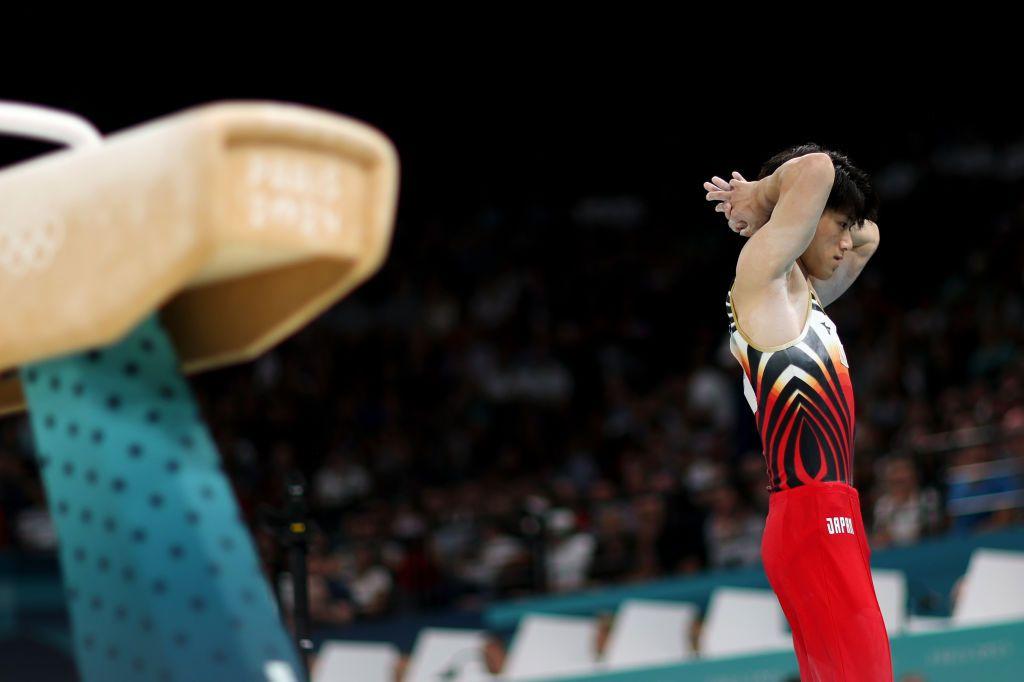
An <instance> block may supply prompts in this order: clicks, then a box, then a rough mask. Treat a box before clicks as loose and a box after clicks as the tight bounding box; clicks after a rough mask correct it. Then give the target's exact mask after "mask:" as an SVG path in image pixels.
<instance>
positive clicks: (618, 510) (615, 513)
mask: <svg viewBox="0 0 1024 682" xmlns="http://www.w3.org/2000/svg"><path fill="white" fill-rule="evenodd" d="M594 531H595V536H596V539H597V547H596V550H595V552H594V562H593V563H592V564H591V566H590V578H591V579H592V580H593V581H595V582H598V583H601V582H611V581H615V580H618V579H621V578H623V577H625V576H626V575H628V574H629V573H630V572H631V571H632V569H633V566H634V563H635V561H636V535H635V534H634V533H632V532H631V531H630V529H629V528H628V527H627V525H626V519H625V518H624V510H623V507H622V506H620V505H618V504H606V505H605V506H603V507H600V508H599V509H598V510H597V511H596V522H595V528H594Z"/></svg>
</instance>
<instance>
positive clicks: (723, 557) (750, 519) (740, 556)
mask: <svg viewBox="0 0 1024 682" xmlns="http://www.w3.org/2000/svg"><path fill="white" fill-rule="evenodd" d="M704 533H705V538H706V539H707V545H708V554H709V560H710V562H711V566H712V567H713V568H728V567H733V566H747V565H750V564H753V563H756V562H757V561H758V560H759V559H760V557H761V536H762V534H763V533H764V519H763V518H762V517H761V516H760V515H758V514H755V513H753V512H752V511H751V510H750V509H749V508H748V507H747V506H746V505H745V504H742V503H741V501H740V499H739V495H738V494H737V493H736V489H735V488H734V487H733V486H731V485H727V484H719V485H717V486H715V488H714V489H713V490H712V496H711V514H710V515H709V516H708V518H707V520H706V521H705V526H704Z"/></svg>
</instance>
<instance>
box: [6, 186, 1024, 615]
mask: <svg viewBox="0 0 1024 682" xmlns="http://www.w3.org/2000/svg"><path fill="white" fill-rule="evenodd" d="M912 196H913V195H911V197H912ZM883 200H884V198H883ZM908 200H909V199H908ZM655 208H657V207H655ZM655 208H651V209H650V210H646V209H643V204H642V202H640V203H637V201H633V202H632V203H631V201H629V200H621V201H617V202H615V201H609V202H604V203H602V201H598V200H595V201H586V202H580V203H578V204H575V205H573V206H569V207H558V206H549V205H546V204H544V203H543V202H534V203H532V204H529V205H527V207H526V208H518V209H515V210H513V209H501V208H488V209H485V210H481V211H479V212H477V213H474V214H472V215H468V216H463V217H462V218H460V219H459V220H458V221H455V222H457V224H454V225H453V224H448V223H445V222H442V221H440V220H435V219H424V220H422V221H420V222H417V223H415V224H408V225H403V224H399V226H398V228H397V230H396V239H397V241H396V244H395V246H394V252H393V254H392V255H391V257H390V259H389V262H388V265H387V266H386V267H385V269H384V270H383V271H382V272H381V273H380V275H379V276H378V277H376V278H375V279H374V280H372V281H371V282H370V283H369V284H367V285H365V286H364V287H363V288H362V289H361V290H359V291H358V292H357V293H356V294H355V295H353V296H352V297H351V298H350V299H348V300H346V301H344V302H342V303H341V304H339V305H337V306H335V307H334V308H332V309H331V310H330V311H329V312H328V313H327V314H325V315H324V316H323V317H322V318H321V319H319V320H318V321H317V322H316V323H315V324H313V325H312V326H310V327H309V328H308V329H306V330H304V331H302V332H301V333H299V334H298V335H296V336H295V337H293V338H291V339H289V340H288V341H287V342H286V343H284V344H282V345H281V346H279V347H278V348H276V349H274V350H273V351H272V352H270V353H267V354H266V355H265V356H263V357H261V358H260V359H259V360H257V361H256V362H254V363H251V364H247V365H244V366H238V367H232V368H226V369H221V370H217V371H213V372H210V373H207V374H204V375H201V376H198V377H195V378H194V379H193V380H192V385H193V386H194V389H195V392H196V396H197V399H198V400H199V402H200V405H201V407H202V410H203V414H204V416H205V418H206V420H207V423H208V424H209V426H210V428H211V431H212V433H213V436H214V438H215V439H216V441H217V443H218V445H219V447H220V451H221V454H222V456H223V458H224V463H225V467H226V470H227V472H228V473H229V475H230V478H231V480H232V482H233V484H234V487H235V490H236V493H237V496H238V499H239V501H240V503H241V505H242V507H243V509H244V511H245V513H246V516H247V518H248V520H249V521H250V524H251V527H252V529H253V533H254V537H255V538H256V541H257V546H258V548H259V551H260V552H261V554H262V556H263V558H264V560H265V562H266V566H267V570H268V575H270V576H271V577H272V579H273V583H274V584H275V585H276V586H278V587H279V588H280V589H281V592H282V595H283V597H284V598H285V599H286V600H287V598H288V593H289V592H290V586H289V582H288V579H287V576H286V575H285V574H286V573H287V569H288V566H287V556H286V547H285V544H284V543H283V541H282V538H281V534H280V532H279V531H278V530H276V529H275V527H274V526H273V525H272V524H270V523H269V522H268V521H267V519H268V518H270V517H271V516H272V514H273V511H274V510H275V509H276V510H280V509H283V508H284V507H285V505H286V503H287V499H286V494H285V486H284V481H286V480H288V479H289V477H290V476H292V475H293V474H294V473H295V472H300V473H301V474H302V476H303V477H304V479H305V481H306V484H307V502H308V505H309V510H310V518H311V524H310V529H311V530H310V534H309V540H310V544H309V572H310V584H309V586H310V594H311V596H312V598H311V607H312V609H313V614H312V615H313V618H314V620H315V621H316V622H317V623H321V624H343V623H348V622H350V621H352V620H353V619H359V618H379V617H383V616H387V615H391V614H395V613H400V612H406V611H409V610H420V609H427V608H435V607H447V606H460V607H468V608H472V607H474V606H475V605H478V604H480V603H482V602H484V601H486V600H489V599H493V598H498V597H506V596H513V595H522V594H531V593H539V592H560V591H566V590H574V589H578V588H581V587H585V586H592V585H600V584H608V583H623V582H632V581H644V580H650V579H652V578H656V577H659V576H665V575H670V574H685V573H695V572H699V571H704V570H708V569H717V568H729V567H737V566H747V565H751V564H754V563H756V562H758V561H759V560H760V542H761V533H762V530H763V527H764V521H765V515H766V513H767V501H768V491H767V489H766V484H767V477H766V472H765V464H764V461H763V458H762V455H761V451H760V444H759V442H758V440H757V434H756V431H755V429H754V422H753V416H752V415H751V414H750V410H749V407H748V406H747V403H746V401H745V399H744V398H743V395H742V389H741V374H740V369H739V366H738V365H737V363H736V362H735V360H734V359H733V358H732V356H731V354H730V353H729V350H728V338H727V325H728V320H727V318H726V314H725V310H724V306H723V305H722V303H723V301H724V299H725V293H726V291H727V290H728V287H729V285H730V283H731V272H732V264H733V263H734V262H735V251H736V250H738V246H739V243H738V241H737V240H738V239H740V238H739V237H737V236H736V235H734V234H732V233H731V232H729V230H728V229H727V228H726V227H725V225H724V223H720V216H719V214H713V213H712V212H711V211H710V208H709V209H708V215H707V217H706V218H705V219H704V220H703V222H701V223H700V224H699V225H698V226H697V227H688V228H686V229H687V234H686V238H685V240H683V239H680V237H679V231H680V229H682V228H681V227H680V226H679V224H678V220H676V219H674V218H673V217H672V214H671V211H667V210H655ZM634 222H635V223H636V224H634ZM879 227H880V231H881V234H882V242H883V243H882V245H881V247H880V249H879V252H878V254H879V255H877V256H876V258H875V260H873V261H872V263H870V264H869V266H868V269H867V270H866V271H865V273H864V274H863V275H862V276H861V278H860V279H859V280H858V281H857V282H856V283H855V284H854V286H853V287H852V289H851V290H850V291H849V292H848V293H847V294H846V295H845V296H843V297H842V298H841V299H839V300H838V301H836V302H835V303H833V304H832V305H830V306H829V308H828V312H829V315H830V316H831V317H832V318H833V319H834V320H835V321H836V323H837V325H838V327H839V329H840V333H841V334H842V337H843V340H844V345H845V347H846V350H847V353H848V354H849V356H850V363H851V372H852V377H853V382H854V388H855V391H856V395H857V428H856V434H855V436H856V439H855V440H856V442H855V453H856V454H855V473H854V483H855V485H856V486H857V488H858V489H859V490H860V492H861V499H862V501H863V504H864V505H865V506H864V509H863V513H864V518H865V524H866V526H867V527H868V528H869V529H870V531H871V538H870V541H871V544H872V547H874V548H880V547H885V546H888V545H906V544H911V543H914V542H917V541H919V540H921V539H922V538H926V537H929V536H933V535H936V534H943V533H949V532H962V533H977V532H985V531H987V530H991V529H996V528H1000V527H1005V526H1007V525H1011V524H1015V523H1021V522H1022V521H1024V514H1022V511H1021V510H1022V507H1024V501H1022V499H1021V492H1020V491H1021V470H1020V465H1021V460H1022V458H1024V399H1022V398H1024V358H1022V357H1021V354H1020V352H1019V351H1020V349H1021V347H1022V343H1024V295H1022V291H1024V287H1022V286H1021V285H1022V281H1021V279H1022V274H1021V273H1022V272H1024V239H1022V237H1021V232H1022V229H1024V204H1015V205H1010V206H1007V207H1002V208H1000V209H999V210H995V209H991V210H990V213H989V214H985V215H984V220H983V221H982V226H981V227H979V228H978V232H977V235H978V241H977V243H972V244H966V245H958V247H957V248H958V249H959V251H958V252H957V253H953V254H947V258H951V259H955V258H961V259H962V260H960V261H956V260H953V261H952V263H953V266H952V267H950V271H949V272H948V274H946V275H945V276H943V277H942V278H941V280H929V282H928V283H927V286H913V283H914V280H915V279H919V278H921V277H922V276H923V275H921V274H920V271H919V270H916V269H914V270H906V269H903V268H902V266H901V265H900V264H899V263H888V264H887V265H881V264H876V261H882V260H884V258H885V255H884V254H886V252H887V249H890V248H893V247H890V246H889V242H890V240H889V237H888V234H887V229H891V230H905V229H909V228H907V226H905V225H900V224H898V223H896V222H894V223H893V224H891V225H890V224H888V223H886V218H885V215H884V214H883V216H882V217H881V219H880V220H879ZM892 243H894V244H898V243H899V241H898V238H896V239H893V240H892ZM903 277H905V278H906V282H907V286H906V287H903V285H902V283H903V282H904V281H905V280H904V279H901V278H903ZM55 543H56V538H55V534H54V531H53V527H52V525H51V524H50V522H49V516H48V513H47V509H46V501H45V496H44V491H43V489H42V486H41V485H40V480H39V476H38V472H37V469H36V466H35V464H34V461H33V458H32V444H31V434H30V433H29V431H28V427H27V421H26V420H25V419H24V418H23V417H22V418H8V419H5V420H3V421H2V422H0V549H18V550H24V551H41V552H45V551H52V550H53V548H54V547H55Z"/></svg>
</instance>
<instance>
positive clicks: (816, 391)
mask: <svg viewBox="0 0 1024 682" xmlns="http://www.w3.org/2000/svg"><path fill="white" fill-rule="evenodd" d="M810 291H811V294H810V300H809V301H808V311H807V322H806V323H805V325H804V329H803V331H802V332H801V334H800V336H798V337H797V338H795V339H793V340H792V341H791V342H789V343H788V344H783V345H781V346H773V347H770V348H760V347H758V346H757V345H755V344H754V343H752V342H751V341H750V339H749V337H747V335H746V334H745V333H744V332H743V331H742V329H741V328H740V326H739V322H738V320H737V318H736V315H735V311H734V310H733V307H732V290H731V289H730V290H729V295H728V297H727V298H726V302H725V307H726V312H727V314H728V316H729V348H730V350H731V351H732V354H733V356H734V357H735V358H736V360H737V361H738V362H739V364H740V367H741V368H742V369H743V382H744V389H743V390H744V395H745V396H746V398H747V402H748V404H749V405H750V409H751V410H752V411H753V412H754V420H755V422H756V424H757V430H758V433H759V434H760V436H761V444H762V446H763V448H764V457H765V465H766V468H767V474H768V481H769V485H768V489H769V490H771V491H778V490H787V489H789V488H795V487H797V486H801V485H807V484H809V483H819V482H824V481H842V482H844V483H847V484H849V485H851V486H852V485H853V442H854V433H855V428H856V418H855V414H856V405H855V402H854V396H853V382H852V381H851V380H850V365H849V361H848V360H847V357H846V351H845V349H844V348H843V344H842V342H841V341H840V340H839V333H838V330H837V328H836V325H835V322H833V321H832V319H831V318H830V317H829V316H828V315H826V314H825V309H824V307H823V306H822V305H821V301H820V300H818V297H817V294H816V293H815V292H814V289H813V288H811V290H810Z"/></svg>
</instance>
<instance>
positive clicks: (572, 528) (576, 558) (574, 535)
mask: <svg viewBox="0 0 1024 682" xmlns="http://www.w3.org/2000/svg"><path fill="white" fill-rule="evenodd" d="M546 520H547V528H548V544H547V547H546V555H547V556H546V569H547V583H548V589H549V590H551V591H552V592H565V591H567V590H575V589H579V588H580V587H583V586H584V584H585V583H586V577H587V573H588V571H589V570H590V565H591V562H592V561H593V558H594V548H595V544H596V543H595V541H594V537H593V536H592V535H591V534H590V533H586V532H581V531H579V530H578V529H577V524H576V514H575V512H573V511H572V510H571V509H565V508H555V509H552V510H550V511H549V512H548V514H547V517H546Z"/></svg>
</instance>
